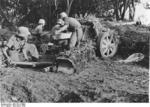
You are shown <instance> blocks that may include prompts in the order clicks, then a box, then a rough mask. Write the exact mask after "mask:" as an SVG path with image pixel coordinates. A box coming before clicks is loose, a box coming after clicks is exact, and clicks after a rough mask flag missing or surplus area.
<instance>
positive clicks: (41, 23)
mask: <svg viewBox="0 0 150 107" xmlns="http://www.w3.org/2000/svg"><path fill="white" fill-rule="evenodd" d="M38 24H39V25H38V26H37V27H36V28H35V33H36V34H38V35H39V36H40V35H41V34H42V33H43V29H44V26H45V24H46V22H45V20H44V19H40V20H39V22H38Z"/></svg>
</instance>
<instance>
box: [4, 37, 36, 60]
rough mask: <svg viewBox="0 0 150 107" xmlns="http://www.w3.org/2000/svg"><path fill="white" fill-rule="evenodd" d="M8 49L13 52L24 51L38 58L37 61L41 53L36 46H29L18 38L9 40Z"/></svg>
mask: <svg viewBox="0 0 150 107" xmlns="http://www.w3.org/2000/svg"><path fill="white" fill-rule="evenodd" d="M7 47H8V48H9V49H10V50H11V51H17V52H21V51H24V52H26V53H27V54H28V53H29V54H30V55H31V56H32V57H34V58H37V59H38V58H39V53H38V51H37V48H36V46H35V45H34V44H28V43H27V42H26V41H25V40H20V39H19V38H18V37H16V36H12V37H11V38H10V39H9V41H8V43H7Z"/></svg>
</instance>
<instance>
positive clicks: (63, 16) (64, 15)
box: [60, 12, 68, 18]
mask: <svg viewBox="0 0 150 107" xmlns="http://www.w3.org/2000/svg"><path fill="white" fill-rule="evenodd" d="M60 17H61V18H65V17H68V15H67V13H66V12H61V13H60Z"/></svg>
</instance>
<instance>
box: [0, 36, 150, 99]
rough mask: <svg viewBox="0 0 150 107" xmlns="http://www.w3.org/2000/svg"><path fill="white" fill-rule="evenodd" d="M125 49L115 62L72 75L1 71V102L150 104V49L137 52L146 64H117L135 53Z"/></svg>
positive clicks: (90, 66)
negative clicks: (149, 50)
mask: <svg viewBox="0 0 150 107" xmlns="http://www.w3.org/2000/svg"><path fill="white" fill-rule="evenodd" d="M146 40H147V39H146ZM144 45H145V44H144ZM148 45H149V44H148ZM122 46H124V45H122ZM121 49H124V52H122V50H121ZM121 49H119V50H118V53H117V55H116V56H115V57H114V58H113V59H110V60H103V59H101V58H97V60H94V61H92V62H90V63H88V64H87V65H86V67H85V69H84V70H83V71H81V72H78V73H75V74H72V75H67V74H64V73H54V72H47V73H45V72H42V71H41V69H39V68H37V69H33V68H19V67H16V68H13V67H8V68H0V91H1V93H0V94H1V101H2V102H6V101H7V102H149V52H148V50H147V51H146V52H145V51H144V50H140V51H137V52H141V51H143V52H144V53H143V54H144V55H145V56H146V57H145V58H144V60H143V61H142V62H138V63H128V64H123V63H117V62H115V61H116V60H119V59H123V58H124V57H127V56H128V55H130V54H131V53H129V52H132V51H131V50H130V51H129V50H127V48H126V47H125V46H124V47H123V48H121ZM146 49H147V48H146ZM146 49H145V50H146ZM132 50H134V49H132ZM136 50H137V49H136ZM121 52H122V53H121ZM133 52H135V51H133ZM147 52H148V53H147ZM123 53H124V54H123Z"/></svg>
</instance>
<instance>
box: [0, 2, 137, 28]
mask: <svg viewBox="0 0 150 107" xmlns="http://www.w3.org/2000/svg"><path fill="white" fill-rule="evenodd" d="M130 4H131V6H132V7H134V0H0V18H1V19H0V22H1V23H6V22H7V23H9V24H10V23H11V24H13V25H17V26H19V25H29V23H37V21H38V20H39V19H40V18H44V19H45V20H46V22H47V28H48V29H50V28H51V27H52V26H53V25H54V24H55V21H56V19H57V18H58V13H60V12H62V11H66V12H67V13H68V14H69V15H70V16H73V15H74V14H78V15H79V14H83V15H85V14H95V15H96V16H97V17H104V16H108V14H106V13H107V12H108V11H110V10H115V12H114V14H115V17H116V19H117V20H119V19H124V14H125V11H126V10H127V7H131V6H130ZM114 14H111V16H113V15H114ZM109 17H110V16H109ZM6 26H7V25H6Z"/></svg>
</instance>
